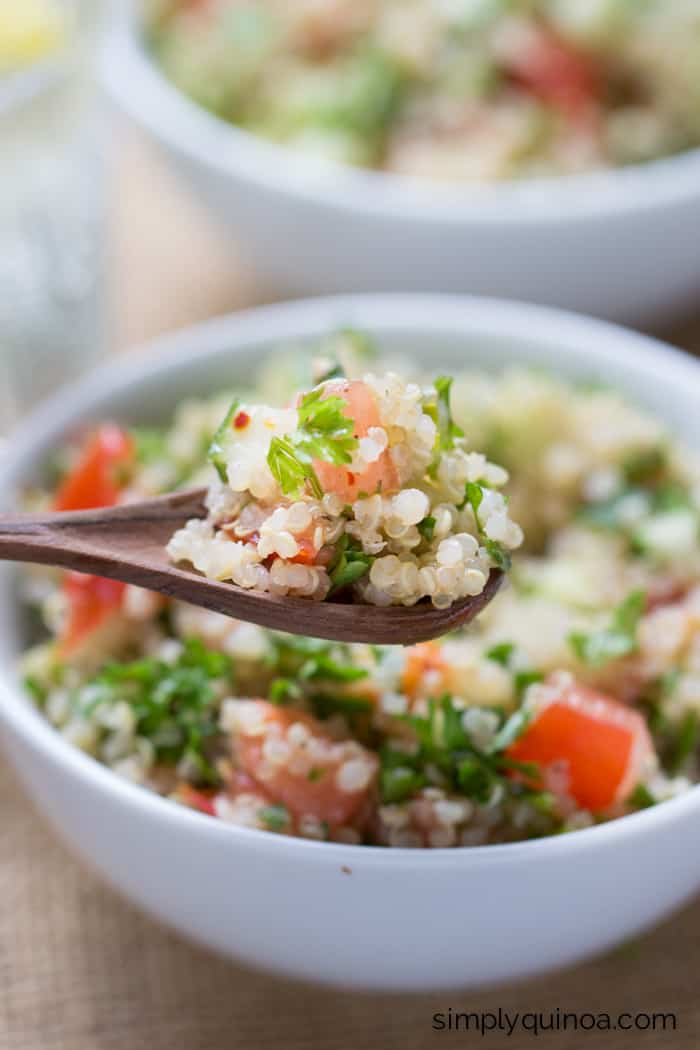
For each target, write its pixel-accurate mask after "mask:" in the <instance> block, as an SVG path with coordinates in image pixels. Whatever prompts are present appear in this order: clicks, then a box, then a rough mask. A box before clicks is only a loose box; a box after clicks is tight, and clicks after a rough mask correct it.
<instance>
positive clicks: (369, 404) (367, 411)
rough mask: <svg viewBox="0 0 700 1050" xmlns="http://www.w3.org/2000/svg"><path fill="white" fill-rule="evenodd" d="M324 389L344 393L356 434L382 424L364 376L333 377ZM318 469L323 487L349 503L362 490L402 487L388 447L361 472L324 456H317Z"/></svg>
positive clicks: (334, 394) (368, 492) (346, 412)
mask: <svg viewBox="0 0 700 1050" xmlns="http://www.w3.org/2000/svg"><path fill="white" fill-rule="evenodd" d="M324 389H325V391H326V394H327V395H328V396H329V397H331V396H332V397H340V398H342V399H343V400H344V401H345V402H346V403H347V407H346V409H345V410H344V413H343V414H344V415H345V416H347V417H348V419H352V420H353V422H354V424H355V430H354V436H355V437H356V438H361V437H366V436H367V433H368V431H369V429H370V427H381V425H382V421H381V417H380V415H379V408H378V406H377V399H376V398H375V396H374V393H373V392H372V390H371V389H370V388H369V387H368V386H367V384H366V383H363V382H362V380H360V379H352V380H347V379H339V380H332V381H331V382H329V383H326V385H325V387H324ZM314 470H315V471H316V476H317V477H318V480H319V481H320V483H321V487H322V489H323V491H324V492H335V493H336V495H338V496H340V497H341V499H342V500H343V501H344V502H345V503H354V502H355V500H356V499H358V498H359V496H360V493H365V494H366V495H368V496H371V495H373V494H374V493H375V492H378V491H381V492H383V493H389V492H394V491H395V490H396V489H398V488H399V476H398V472H397V470H396V467H395V465H394V461H393V459H392V457H391V452H390V451H389V449H384V451H383V452H382V454H381V455H380V456H379V458H378V459H377V460H375V462H374V463H369V464H368V465H367V469H366V470H364V471H363V472H362V473H361V474H355V473H353V472H352V471H351V470H349V469H348V467H347V466H343V465H341V466H336V464H334V463H325V462H322V461H321V460H314Z"/></svg>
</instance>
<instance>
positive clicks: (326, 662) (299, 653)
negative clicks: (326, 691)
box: [270, 634, 368, 682]
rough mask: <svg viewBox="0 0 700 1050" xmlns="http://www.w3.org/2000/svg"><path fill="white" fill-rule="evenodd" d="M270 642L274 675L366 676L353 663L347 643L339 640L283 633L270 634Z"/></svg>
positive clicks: (343, 679) (351, 679)
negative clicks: (322, 639) (328, 640)
mask: <svg viewBox="0 0 700 1050" xmlns="http://www.w3.org/2000/svg"><path fill="white" fill-rule="evenodd" d="M271 641H272V646H273V653H272V656H271V658H270V663H271V665H272V667H273V669H274V670H275V671H276V672H277V674H279V675H282V676H285V677H286V678H295V679H296V680H297V681H298V680H301V681H316V680H317V679H326V680H328V681H332V682H358V681H360V680H361V679H363V678H366V677H367V674H368V672H367V671H366V670H365V669H364V668H362V667H356V666H355V665H354V664H353V662H352V650H351V649H350V646H348V645H345V644H343V643H340V642H323V641H321V640H320V639H317V638H303V637H301V636H299V637H297V636H294V635H286V634H273V635H271Z"/></svg>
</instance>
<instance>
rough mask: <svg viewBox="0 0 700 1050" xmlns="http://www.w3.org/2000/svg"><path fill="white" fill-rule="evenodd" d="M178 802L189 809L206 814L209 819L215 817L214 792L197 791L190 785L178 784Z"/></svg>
mask: <svg viewBox="0 0 700 1050" xmlns="http://www.w3.org/2000/svg"><path fill="white" fill-rule="evenodd" d="M176 795H177V798H178V801H180V802H182V803H183V804H184V805H185V806H189V807H190V809H196V810H198V811H199V812H200V813H206V814H207V816H209V817H215V816H216V810H215V809H214V798H215V795H214V792H211V791H209V792H207V791H198V790H197V789H196V788H193V787H192V785H191V784H180V785H179V786H178V789H177V791H176Z"/></svg>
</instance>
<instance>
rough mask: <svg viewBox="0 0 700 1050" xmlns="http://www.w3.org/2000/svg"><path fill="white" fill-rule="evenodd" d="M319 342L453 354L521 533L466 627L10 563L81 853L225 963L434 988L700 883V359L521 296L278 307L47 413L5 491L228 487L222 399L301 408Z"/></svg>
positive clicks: (8, 583)
mask: <svg viewBox="0 0 700 1050" xmlns="http://www.w3.org/2000/svg"><path fill="white" fill-rule="evenodd" d="M348 328H349V329H350V330H351V331H352V332H354V333H362V335H361V336H358V335H357V334H356V335H355V336H350V337H349V335H348ZM339 331H340V332H341V334H340V335H338V334H337V333H338V332H339ZM368 339H369V342H370V345H371V347H373V348H374V349H373V353H375V354H376V355H377V356H376V358H375V359H374V360H372V361H368V360H367V358H366V356H363V354H366V348H367V342H368ZM290 348H291V349H290ZM329 348H330V349H331V351H332V354H333V355H335V356H340V357H341V360H342V363H343V365H344V369H345V373H346V378H347V381H348V382H353V381H355V379H356V377H359V376H364V375H367V374H368V373H373V374H381V371H383V372H384V373H386V372H389V371H391V372H393V373H394V374H396V375H399V376H402V377H404V380H405V381H406V382H410V383H413V382H415V383H416V384H418V385H419V386H421V388H422V384H423V383H426V384H428V385H429V382H430V380H427V381H426V378H425V377H426V374H427V375H428V376H434V375H435V373H436V370H437V369H439V370H440V372H441V373H442V374H443V375H452V376H453V383H452V386H451V390H450V395H451V396H450V407H451V413H452V419H453V422H454V424H455V425H456V426H458V427H460V429H462V430H463V431H464V438H463V440H464V442H465V443H466V446H467V448H468V449H471V450H474V449H479V450H480V451H481V452H482V453H483V454H485V455H486V456H487V460H488V461H489V462H493V463H498V464H499V465H502V466H503V468H504V469H505V470H507V471H508V474H509V479H508V481H507V482H505V483H504V486H503V488H502V489H501V492H502V493H503V494H504V495H505V496H507V497H508V511H509V515H510V516H512V520H513V521H517V522H518V523H519V525H520V526H521V527H522V529H523V533H524V540H523V543H522V545H521V546H520V547H519V548H518V549H516V550H515V551H514V552H513V556H512V557H513V565H512V568H511V571H510V573H509V575H508V581H509V582H508V584H507V585H504V587H503V588H502V590H501V593H499V594H498V595H497V596H496V597H495V598H494V600H493V601H492V602H491V603H490V605H489V607H488V609H486V610H485V611H484V612H483V614H482V615H481V616H480V617H479V618H478V619H477V620H476V621H475V623H474V625H473V626H472V628H471V629H470V630H469V631H466V632H460V633H456V634H453V635H450V636H449V637H446V638H443V639H440V640H438V641H435V642H433V643H429V644H424V645H420V646H412V647H407V648H404V647H393V648H386V647H373V646H367V645H362V646H354V647H350V646H345V645H337V644H333V643H330V644H329V643H325V642H318V641H313V640H310V639H303V638H297V637H293V636H291V635H285V634H281V633H268V632H266V631H264V630H262V629H260V628H258V627H255V626H250V625H247V624H241V623H238V622H234V621H232V620H229V619H226V618H223V617H220V616H217V615H214V614H211V613H209V612H206V611H202V610H199V609H193V608H191V607H188V606H184V605H181V604H179V603H177V602H173V601H166V600H163V599H162V598H161V597H159V596H154V595H152V594H149V593H148V592H144V591H140V590H138V589H135V588H132V587H123V586H120V585H113V584H111V583H107V584H105V582H104V581H100V580H98V579H95V578H93V577H85V576H82V577H79V576H77V575H73V574H67V575H60V574H51V573H48V574H47V573H46V571H45V570H41V571H38V572H37V571H34V570H25V569H19V568H18V567H17V566H10V565H0V728H1V734H0V739H1V740H2V745H3V750H4V752H5V754H6V756H7V759H8V760H9V761H10V762H11V763H12V764H13V766H14V767H15V769H16V770H17V773H18V774H19V776H20V777H21V779H22V781H23V783H24V784H25V786H26V789H27V791H28V792H29V793H30V795H31V796H32V797H33V798H34V800H35V801H36V803H37V805H38V807H39V808H40V810H41V811H42V812H43V813H44V814H45V815H46V816H47V818H48V819H49V820H50V822H51V823H52V825H53V826H54V828H55V829H56V831H57V832H58V833H59V835H60V836H61V837H62V838H63V839H64V840H65V841H66V842H67V843H68V844H69V845H70V846H71V847H72V848H73V849H74V850H75V851H76V852H77V853H78V854H79V855H80V856H81V857H82V858H84V859H85V860H86V862H87V863H88V864H89V865H90V866H91V868H93V869H94V870H96V871H97V872H99V873H100V874H101V875H102V876H103V877H104V878H105V879H106V880H107V881H108V882H110V884H112V885H113V886H115V887H116V888H117V889H118V890H119V891H120V892H121V893H123V894H124V895H125V896H127V897H128V898H129V899H130V900H132V901H133V902H134V903H136V904H137V905H139V906H140V907H141V908H143V909H144V910H146V911H147V912H149V913H150V914H152V915H154V916H156V917H158V918H160V919H162V920H163V921H165V922H166V923H168V924H169V925H170V926H172V927H174V928H175V929H177V930H179V931H181V932H182V933H184V934H185V935H187V936H189V937H192V938H194V939H195V940H197V941H199V942H200V943H202V944H206V945H208V946H209V947H211V948H213V949H214V950H216V951H219V952H222V953H224V954H226V955H228V956H231V957H233V958H236V959H242V960H244V961H247V962H249V963H253V964H255V965H258V966H262V967H265V968H268V969H274V970H276V971H278V972H282V973H285V974H288V975H294V976H296V977H302V978H306V979H312V980H315V981H322V982H326V983H330V984H336V985H338V984H341V985H345V986H347V985H354V986H356V987H364V988H370V987H371V988H392V989H395V990H400V989H401V990H409V989H411V990H417V989H422V990H426V989H444V988H447V987H451V988H454V987H457V986H464V985H479V984H484V983H492V982H494V981H502V980H506V979H513V978H515V977H524V976H525V975H527V974H533V973H537V972H542V971H544V970H547V969H549V968H552V967H554V966H561V965H564V964H568V963H571V962H573V961H575V960H577V959H581V958H583V957H585V956H589V955H591V954H593V953H596V952H600V951H602V950H604V949H606V948H608V947H610V946H612V945H614V944H615V943H617V942H619V941H621V940H623V939H626V938H628V937H631V936H633V935H635V934H636V933H638V932H639V931H641V930H642V929H644V928H646V927H648V926H649V925H650V924H652V923H653V922H655V921H658V920H659V919H660V918H661V917H663V916H664V915H665V914H667V913H668V912H669V911H670V910H672V909H673V908H676V907H678V906H679V905H680V904H681V903H682V902H683V901H684V900H686V899H687V898H688V897H689V896H690V895H691V894H693V893H695V892H696V891H697V889H698V887H699V886H700V853H698V850H697V848H696V845H695V843H696V841H697V836H696V835H695V829H696V826H697V819H698V805H699V804H700V793H699V792H698V787H697V786H696V781H697V777H698V767H697V709H698V699H697V698H698V693H697V680H698V671H697V660H698V655H697V651H698V642H697V638H698V622H699V619H700V617H699V616H698V612H697V609H698V599H697V588H698V579H699V576H700V568H699V563H698V528H697V513H698V511H697V466H696V463H697V459H696V455H697V452H696V450H697V449H698V448H700V430H699V429H698V423H697V411H696V407H697V397H698V390H699V389H700V379H699V378H698V368H697V364H696V363H695V362H693V361H692V360H689V359H686V358H683V357H682V355H680V354H678V353H674V352H673V351H672V350H671V349H670V348H668V347H664V346H662V345H660V344H658V343H654V342H653V341H651V340H648V339H645V338H644V337H642V336H639V335H636V334H633V333H626V332H624V331H622V330H620V329H617V328H614V327H612V326H609V325H605V324H602V323H600V322H594V321H590V320H585V319H582V318H576V317H573V316H567V315H562V314H557V313H554V312H551V311H546V310H543V309H539V308H533V307H526V306H521V305H509V304H506V303H502V302H495V303H494V302H490V301H484V302H479V301H478V300H456V299H450V298H448V297H423V298H421V297H410V298H409V297H392V296H383V297H355V298H345V299H339V300H326V301H315V302H299V303H291V304H287V305H280V306H272V307H266V308H263V309H260V310H256V311H251V312H249V313H245V314H238V315H236V316H233V317H231V318H224V319H221V320H219V321H216V322H212V323H210V324H208V325H205V326H203V327H201V328H199V329H193V330H189V331H186V332H183V333H181V334H178V335H175V336H169V337H167V338H166V339H165V340H164V345H163V344H161V346H160V348H159V351H160V352H158V353H150V354H142V355H132V356H131V357H130V358H128V359H126V360H121V361H119V362H118V363H115V365H113V366H111V367H108V368H106V369H102V370H101V371H100V372H98V373H96V374H94V375H93V376H92V377H87V378H86V379H85V380H84V381H83V382H82V383H81V384H80V385H79V386H78V387H76V388H74V389H72V390H66V391H64V392H62V393H61V394H59V395H58V396H57V397H56V398H55V399H54V401H53V402H51V403H49V404H45V405H44V406H42V408H41V410H40V411H39V412H38V413H36V414H35V415H34V416H33V418H32V419H31V420H28V421H27V423H26V425H25V427H24V429H23V430H22V431H21V432H19V433H17V434H16V435H15V437H14V439H13V441H12V442H11V444H10V447H9V449H8V452H7V455H6V456H5V457H4V459H3V462H2V463H0V498H1V499H2V502H3V504H4V505H6V506H9V505H12V504H14V505H18V503H19V502H20V501H21V502H22V503H23V504H24V505H25V506H27V505H33V506H40V505H43V506H47V505H50V504H52V505H53V506H57V505H60V506H64V507H67V506H68V505H69V504H72V505H74V506H75V505H76V504H77V503H82V504H83V505H85V504H86V503H90V502H100V503H101V504H103V505H104V504H108V503H117V502H120V501H121V502H123V501H125V500H130V499H138V498H140V497H141V496H143V495H152V494H156V493H159V492H164V491H171V490H172V489H174V488H177V487H178V486H180V487H183V488H185V487H188V486H191V485H193V484H196V485H198V486H206V485H216V484H218V482H217V471H216V467H215V466H214V464H212V463H211V462H210V461H209V460H208V457H207V450H208V449H209V448H210V446H211V443H212V439H213V438H215V435H216V432H217V429H218V428H219V426H220V424H221V421H222V419H223V418H224V417H225V416H226V413H227V411H228V409H229V408H230V405H231V401H232V399H233V397H234V396H237V397H239V398H240V399H241V401H243V402H244V403H245V404H248V405H256V404H259V403H265V404H267V405H270V406H272V407H274V406H275V405H278V406H281V407H282V408H284V406H285V405H288V404H289V401H290V397H292V396H293V394H294V392H295V391H298V390H306V391H308V390H310V389H312V388H313V385H314V382H315V381H316V379H317V376H314V374H313V366H312V362H313V360H314V358H316V357H318V356H319V353H320V355H321V356H325V357H326V358H328V357H329V356H332V354H329ZM253 377H255V379H254V378H253ZM601 379H602V380H603V382H601ZM486 480H487V479H486V478H482V481H486ZM472 491H473V490H472ZM432 516H433V517H436V518H437V515H432ZM426 527H427V526H426ZM441 542H442V541H441ZM397 611H400V610H399V609H397ZM417 903H418V904H419V906H417Z"/></svg>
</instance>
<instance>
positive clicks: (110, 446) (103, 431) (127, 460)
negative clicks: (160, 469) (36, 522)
mask: <svg viewBox="0 0 700 1050" xmlns="http://www.w3.org/2000/svg"><path fill="white" fill-rule="evenodd" d="M134 454H135V449H134V442H133V439H132V438H131V436H130V435H129V434H128V433H127V432H126V431H125V430H122V428H121V427H118V426H115V425H114V424H113V423H104V424H103V425H102V426H100V427H99V428H98V429H97V431H96V432H95V433H94V434H93V436H92V437H91V438H90V440H89V441H88V443H87V445H86V447H85V449H84V451H83V454H82V456H81V457H80V460H79V461H78V463H77V465H76V466H75V468H74V469H73V470H72V471H71V472H70V474H69V475H68V476H67V477H66V478H64V480H63V482H62V484H61V485H60V487H59V489H58V492H57V493H56V496H55V499H54V502H53V509H54V510H92V509H93V508H94V507H113V506H114V504H115V503H116V502H117V501H118V499H119V492H120V490H121V488H122V484H121V482H120V479H119V470H120V468H127V467H129V466H130V465H131V464H132V463H133V460H134Z"/></svg>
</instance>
